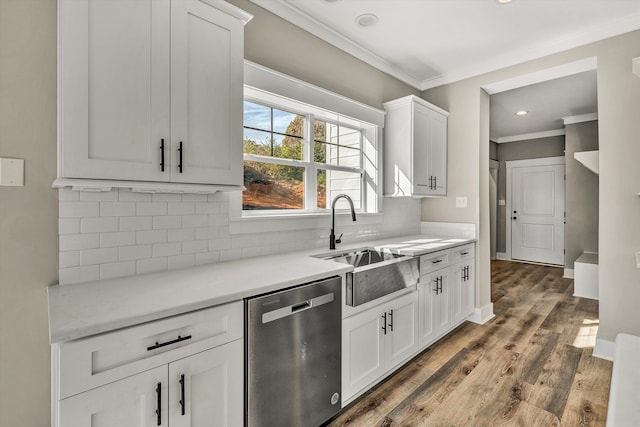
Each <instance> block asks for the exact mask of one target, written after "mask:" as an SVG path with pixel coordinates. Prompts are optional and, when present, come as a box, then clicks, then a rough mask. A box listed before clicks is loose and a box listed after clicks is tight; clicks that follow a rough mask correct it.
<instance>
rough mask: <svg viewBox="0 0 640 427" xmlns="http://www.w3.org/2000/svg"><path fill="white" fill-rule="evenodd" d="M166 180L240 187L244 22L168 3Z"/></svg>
mask: <svg viewBox="0 0 640 427" xmlns="http://www.w3.org/2000/svg"><path fill="white" fill-rule="evenodd" d="M171 31H172V34H171V139H172V142H171V143H172V156H174V157H175V158H176V161H174V162H173V165H172V169H171V180H172V181H177V182H192V183H204V184H230V185H242V182H243V177H242V168H243V166H242V96H243V94H242V90H243V89H242V88H243V86H242V85H243V81H242V76H243V73H242V71H243V70H242V67H243V59H244V54H243V52H244V44H243V43H244V37H243V31H244V28H243V24H242V22H241V21H240V20H238V19H236V18H233V17H231V16H229V15H227V14H226V13H223V12H221V11H219V10H218V9H215V8H214V7H211V6H209V5H207V4H206V3H204V2H202V1H199V0H180V1H174V2H172V3H171Z"/></svg>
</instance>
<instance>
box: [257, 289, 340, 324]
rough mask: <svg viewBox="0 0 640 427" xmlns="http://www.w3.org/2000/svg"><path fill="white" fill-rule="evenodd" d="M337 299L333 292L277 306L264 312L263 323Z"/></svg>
mask: <svg viewBox="0 0 640 427" xmlns="http://www.w3.org/2000/svg"><path fill="white" fill-rule="evenodd" d="M334 300H335V296H334V295H333V292H331V293H328V294H324V295H320V296H319V297H315V298H311V299H308V300H306V301H303V302H298V303H295V304H291V305H287V306H285V307H281V308H277V309H275V310H272V311H268V312H266V313H263V314H262V323H263V324H265V323H269V322H273V321H274V320H278V319H282V318H283V317H289V316H291V315H293V314H296V313H301V312H303V311H306V310H309V309H311V308H314V307H320V306H321V305H324V304H329V303H330V302H333V301H334Z"/></svg>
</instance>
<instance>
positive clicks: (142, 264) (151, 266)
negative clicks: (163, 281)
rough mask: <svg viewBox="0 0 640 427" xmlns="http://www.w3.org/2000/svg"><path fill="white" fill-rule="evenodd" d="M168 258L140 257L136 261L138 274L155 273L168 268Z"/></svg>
mask: <svg viewBox="0 0 640 427" xmlns="http://www.w3.org/2000/svg"><path fill="white" fill-rule="evenodd" d="M167 266H168V260H167V258H166V257H159V258H149V259H139V260H138V261H136V274H144V273H154V272H156V271H164V270H166V269H167Z"/></svg>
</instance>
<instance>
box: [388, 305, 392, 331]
mask: <svg viewBox="0 0 640 427" xmlns="http://www.w3.org/2000/svg"><path fill="white" fill-rule="evenodd" d="M389 329H391V332H393V309H392V310H389Z"/></svg>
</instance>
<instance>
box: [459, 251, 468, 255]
mask: <svg viewBox="0 0 640 427" xmlns="http://www.w3.org/2000/svg"><path fill="white" fill-rule="evenodd" d="M460 255H461V256H465V255H469V252H468V251H465V252H460Z"/></svg>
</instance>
